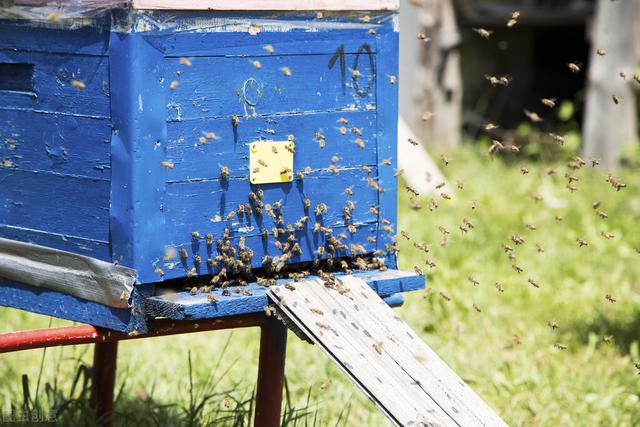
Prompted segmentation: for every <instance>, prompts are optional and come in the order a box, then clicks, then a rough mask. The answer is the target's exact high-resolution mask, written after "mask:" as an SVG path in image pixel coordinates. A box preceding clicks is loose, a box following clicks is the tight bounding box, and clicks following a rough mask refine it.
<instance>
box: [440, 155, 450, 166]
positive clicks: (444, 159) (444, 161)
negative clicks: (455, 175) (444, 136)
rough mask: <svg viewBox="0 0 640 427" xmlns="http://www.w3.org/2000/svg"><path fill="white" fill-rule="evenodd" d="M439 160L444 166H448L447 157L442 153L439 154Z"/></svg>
mask: <svg viewBox="0 0 640 427" xmlns="http://www.w3.org/2000/svg"><path fill="white" fill-rule="evenodd" d="M440 160H442V163H444V165H445V166H449V158H447V156H445V155H444V154H441V155H440Z"/></svg>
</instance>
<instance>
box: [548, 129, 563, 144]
mask: <svg viewBox="0 0 640 427" xmlns="http://www.w3.org/2000/svg"><path fill="white" fill-rule="evenodd" d="M549 136H550V137H551V138H553V140H554V141H555V142H557V143H558V144H560V145H564V141H565V139H564V136H561V135H556V134H555V133H553V132H550V133H549Z"/></svg>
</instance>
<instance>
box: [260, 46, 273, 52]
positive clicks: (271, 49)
mask: <svg viewBox="0 0 640 427" xmlns="http://www.w3.org/2000/svg"><path fill="white" fill-rule="evenodd" d="M262 48H263V49H264V50H266V51H267V52H269V53H273V52H274V49H273V46H271V45H270V44H265V45H264V46H262Z"/></svg>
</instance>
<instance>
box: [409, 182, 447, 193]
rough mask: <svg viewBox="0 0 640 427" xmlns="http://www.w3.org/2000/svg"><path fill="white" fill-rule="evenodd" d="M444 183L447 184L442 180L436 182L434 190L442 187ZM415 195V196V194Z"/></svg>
mask: <svg viewBox="0 0 640 427" xmlns="http://www.w3.org/2000/svg"><path fill="white" fill-rule="evenodd" d="M445 185H447V183H446V182H444V181H442V182H439V183H438V184H436V190H439V189H441V188H442V187H444V186H445ZM416 196H417V194H416Z"/></svg>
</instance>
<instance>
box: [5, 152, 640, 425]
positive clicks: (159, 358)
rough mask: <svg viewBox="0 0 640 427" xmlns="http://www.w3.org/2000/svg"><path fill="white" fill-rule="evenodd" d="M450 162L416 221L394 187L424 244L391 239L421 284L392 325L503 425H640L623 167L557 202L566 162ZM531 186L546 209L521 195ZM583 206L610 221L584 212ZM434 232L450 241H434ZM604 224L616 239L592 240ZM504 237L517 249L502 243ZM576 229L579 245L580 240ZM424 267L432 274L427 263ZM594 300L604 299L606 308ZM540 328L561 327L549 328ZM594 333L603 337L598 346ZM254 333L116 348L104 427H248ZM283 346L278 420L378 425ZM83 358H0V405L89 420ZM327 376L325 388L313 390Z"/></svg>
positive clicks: (636, 243) (475, 156) (14, 326)
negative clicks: (510, 253) (446, 193)
mask: <svg viewBox="0 0 640 427" xmlns="http://www.w3.org/2000/svg"><path fill="white" fill-rule="evenodd" d="M449 158H450V160H451V163H450V165H449V166H448V167H447V168H446V171H445V172H446V173H447V175H448V177H449V178H450V179H451V182H452V183H454V185H455V181H456V180H460V181H462V182H463V183H464V189H463V190H457V191H456V193H455V195H454V196H453V199H452V200H450V201H446V200H442V199H439V207H438V208H437V209H435V210H434V211H432V212H430V211H429V210H428V209H427V208H426V205H427V203H428V199H424V198H423V199H421V203H422V204H423V205H424V206H425V207H424V208H423V209H422V210H420V211H413V210H410V209H409V208H408V207H407V205H408V197H407V195H406V193H405V192H404V191H402V190H401V198H400V226H399V229H400V230H410V234H411V238H412V239H414V240H418V241H424V242H426V243H430V244H431V253H429V254H424V253H423V252H421V251H419V250H418V249H416V248H414V247H413V245H412V243H411V242H408V241H406V240H405V239H404V238H402V237H399V239H400V243H401V252H400V260H401V261H400V264H401V267H403V268H405V269H413V267H414V265H418V266H419V267H420V268H421V269H422V270H424V271H425V272H426V273H427V275H428V287H429V291H427V292H417V293H414V294H411V295H408V296H407V301H406V303H405V305H404V306H403V307H402V308H400V309H398V311H399V313H400V314H401V316H402V317H403V318H404V319H405V320H406V321H407V322H408V323H409V324H410V325H411V326H412V327H413V328H414V329H415V330H416V331H417V332H418V333H419V334H420V335H421V336H422V337H423V338H424V340H425V341H426V342H427V343H428V344H429V345H430V346H431V347H432V348H434V349H435V350H436V351H437V352H438V354H439V355H440V356H441V357H442V358H443V359H444V360H445V361H446V362H447V363H448V364H449V365H450V366H451V367H452V368H453V369H454V370H456V371H457V372H458V373H459V374H460V376H461V377H462V378H463V379H464V380H465V381H467V382H468V383H469V384H470V385H471V386H472V387H473V388H474V389H475V390H476V391H477V392H478V393H479V394H480V395H481V396H482V397H483V398H484V399H485V400H486V401H487V402H488V403H489V404H490V405H491V406H492V407H494V408H495V409H496V410H497V411H498V412H499V413H500V414H501V415H502V416H503V417H504V418H505V420H507V421H508V422H509V423H510V424H511V425H514V426H519V425H526V426H530V425H535V426H557V425H572V426H595V425H605V426H614V425H619V426H631V425H640V375H637V370H636V369H635V368H634V366H633V362H635V361H639V360H640V354H639V351H640V350H639V340H640V254H639V253H637V252H636V251H635V248H638V247H640V192H639V190H638V189H639V188H640V173H639V172H638V171H627V172H625V173H623V174H622V180H623V181H624V182H625V183H627V185H628V187H627V188H626V189H624V190H622V191H620V192H616V191H615V190H613V189H612V188H611V187H610V186H609V184H607V183H606V182H604V178H603V175H602V173H601V172H595V171H593V170H590V169H587V168H584V169H582V170H580V171H577V172H575V175H577V176H578V177H579V178H580V181H579V182H578V183H577V187H578V191H576V192H575V193H570V192H569V191H568V190H567V189H566V188H565V180H564V178H563V176H564V173H565V166H564V165H557V173H556V175H555V176H551V177H550V176H548V175H546V174H545V172H544V171H545V168H546V167H547V166H548V165H539V164H527V165H526V166H527V167H528V168H529V170H530V173H529V174H527V175H522V174H521V173H520V167H521V166H523V165H522V164H507V163H505V162H502V161H500V160H490V159H489V158H487V157H485V156H483V155H482V154H479V153H477V152H475V151H471V150H469V149H464V150H458V151H455V152H452V153H450V154H449ZM532 192H537V193H539V194H541V195H542V196H543V197H544V200H543V201H542V202H539V203H536V202H534V201H533V200H532V198H531V197H530V196H529V195H530V193H532ZM472 200H475V201H476V202H477V208H476V209H475V210H471V208H470V203H471V201H472ZM595 200H600V201H601V203H602V207H601V209H603V210H604V211H606V212H607V213H608V214H609V218H608V219H606V220H603V219H600V218H599V217H597V216H596V214H595V211H594V210H593V209H592V207H591V204H592V203H593V202H594V201H595ZM555 215H562V216H563V217H564V220H563V221H561V222H559V221H557V220H555V219H554V217H555ZM463 218H468V219H469V220H471V221H472V222H473V224H474V226H475V228H474V229H473V230H471V231H470V232H468V233H466V234H463V233H462V232H461V231H460V230H459V229H458V225H460V224H461V223H462V220H463ZM527 223H531V224H535V226H536V227H537V230H535V231H531V230H528V229H527V228H525V224H527ZM441 225H442V226H445V227H446V228H447V229H448V230H449V231H450V232H451V234H450V236H449V242H448V244H447V245H446V246H441V245H440V238H441V233H440V231H439V230H438V227H439V226H441ZM605 230H606V231H609V232H611V233H613V234H614V235H615V238H614V239H611V240H606V239H605V238H603V237H602V236H601V235H600V233H601V231H605ZM513 234H519V235H522V236H524V237H525V239H526V243H525V244H524V245H519V246H517V247H516V246H515V245H514V244H513V243H512V242H510V241H509V239H510V236H511V235H513ZM578 236H579V237H581V238H584V239H586V240H587V241H588V242H589V245H588V246H586V247H583V248H580V247H578V245H577V243H576V240H575V239H576V237H578ZM502 242H505V243H507V242H508V243H509V244H510V245H511V246H513V247H514V248H515V255H516V258H517V261H516V262H517V264H518V265H520V266H521V267H522V268H523V269H524V272H523V273H522V274H517V273H516V272H515V271H514V270H513V269H512V267H511V264H512V263H513V262H512V261H510V260H509V259H508V258H507V256H506V254H505V253H504V251H503V249H502V248H501V246H500V244H501V243H502ZM535 243H539V244H541V245H543V246H544V248H545V252H544V253H538V252H537V250H536V248H535ZM426 258H432V259H434V260H435V261H436V263H437V266H436V267H435V268H434V269H430V268H429V267H428V266H426V265H425V260H426ZM469 276H474V277H475V278H476V279H478V280H479V281H480V284H479V285H478V286H474V285H473V284H472V283H471V282H470V281H469V280H468V277H469ZM528 278H534V279H536V280H537V281H538V282H539V283H540V289H536V288H534V287H533V286H531V285H530V284H529V283H528V282H527V279H528ZM496 281H500V282H501V283H503V285H504V289H505V291H504V292H503V293H500V292H498V291H497V290H496V288H495V286H494V284H495V282H496ZM440 292H445V293H446V294H448V295H449V296H450V297H451V301H449V302H447V301H445V299H443V298H442V297H441V296H440ZM607 293H609V294H613V295H615V297H616V298H617V302H616V303H610V302H608V301H606V300H605V294H607ZM472 304H476V305H477V306H478V307H480V308H481V309H482V312H481V313H478V312H476V310H475V309H474V308H473V306H472ZM0 319H2V322H1V323H0V328H1V330H2V331H11V330H19V329H26V328H35V327H47V326H49V324H50V320H49V319H48V318H45V317H42V316H37V315H33V314H28V313H23V312H19V311H15V310H9V309H1V310H0ZM549 320H554V321H556V322H557V323H558V324H559V326H560V327H559V329H557V330H555V331H553V330H551V329H550V328H549V327H548V326H547V321H549ZM52 324H53V325H62V324H65V322H63V321H60V320H53V321H52ZM604 335H613V337H614V338H613V342H612V343H611V344H606V343H604V342H603V341H602V337H603V336H604ZM515 336H517V337H519V338H518V339H516V338H514V337H515ZM258 339H259V336H258V331H256V330H238V331H225V332H210V333H202V334H192V335H185V336H177V337H165V338H154V339H148V340H138V341H132V342H123V343H121V344H120V349H119V371H118V384H117V388H118V400H117V405H116V410H117V413H116V414H115V420H116V423H117V424H135V425H139V426H145V425H177V424H188V425H207V424H214V423H216V422H217V423H218V424H220V425H236V426H241V425H250V417H251V415H250V414H251V409H252V406H251V405H252V399H251V397H252V395H253V392H254V382H255V378H256V374H257V373H256V361H257V355H258ZM554 343H562V344H564V345H566V346H567V349H566V350H560V349H557V348H554ZM287 350H288V357H287V396H288V397H287V399H286V408H285V410H286V413H287V417H288V418H287V423H286V424H287V425H300V426H303V425H322V426H325V425H353V426H361V425H367V426H377V425H388V424H387V422H386V421H385V419H384V417H382V416H381V415H380V414H379V413H378V411H377V410H376V409H375V407H374V406H373V405H372V404H371V403H370V402H369V401H368V400H367V399H366V398H364V397H362V396H361V395H360V393H359V392H358V391H357V389H356V388H355V387H354V386H352V385H351V383H349V382H348V381H347V380H345V379H344V377H343V376H342V375H341V374H340V373H339V372H338V371H337V369H335V368H334V367H333V365H332V364H331V363H330V362H328V360H327V359H326V358H325V357H324V356H323V355H322V354H321V353H320V351H319V350H318V349H316V348H314V347H313V346H310V345H308V344H305V343H303V342H301V341H299V340H297V339H296V338H295V336H293V335H292V334H290V335H289V345H288V349H287ZM90 362H91V348H90V347H88V346H76V347H67V348H56V349H49V350H48V351H47V352H46V353H43V351H42V350H34V351H27V352H21V353H13V354H5V355H2V356H0V408H2V409H3V410H5V411H6V410H9V409H10V408H11V407H12V406H13V407H15V408H16V409H18V410H20V409H22V408H23V405H24V402H25V400H27V401H28V402H29V403H28V404H29V405H30V407H33V406H37V407H43V408H49V407H55V408H57V409H58V410H59V412H58V414H59V417H60V420H61V422H62V424H66V425H74V424H75V425H77V424H78V423H89V422H90V421H89V420H90V418H91V413H90V411H89V410H88V409H87V404H86V401H87V393H88V392H87V386H86V385H84V386H83V384H84V382H83V381H84V380H83V379H84V376H85V370H84V368H82V366H85V365H89V364H90ZM40 372H42V374H41V375H40ZM78 372H80V375H79V376H78V380H77V381H74V378H75V377H76V374H77V373H78ZM23 375H27V382H28V384H29V397H28V398H25V393H24V387H23ZM38 379H39V386H37V382H38ZM326 379H331V380H332V383H331V385H330V386H328V387H327V388H325V389H322V388H321V387H320V385H321V383H322V382H323V381H325V380H326ZM74 384H75V387H74ZM36 388H37V389H38V390H37V392H36ZM72 388H73V390H72ZM36 396H37V402H36Z"/></svg>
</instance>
